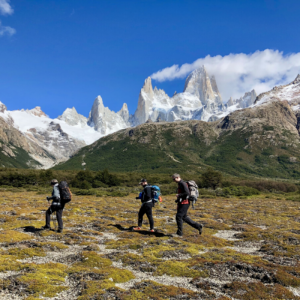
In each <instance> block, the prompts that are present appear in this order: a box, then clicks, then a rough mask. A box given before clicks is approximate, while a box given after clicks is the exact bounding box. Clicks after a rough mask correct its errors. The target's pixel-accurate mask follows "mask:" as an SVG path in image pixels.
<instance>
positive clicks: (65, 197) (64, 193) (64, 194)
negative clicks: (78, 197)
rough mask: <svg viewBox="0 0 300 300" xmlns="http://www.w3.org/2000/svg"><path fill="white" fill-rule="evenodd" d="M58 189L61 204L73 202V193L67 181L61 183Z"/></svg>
mask: <svg viewBox="0 0 300 300" xmlns="http://www.w3.org/2000/svg"><path fill="white" fill-rule="evenodd" d="M58 188H59V193H60V200H61V202H62V203H63V204H65V203H68V202H70V201H71V200H72V193H71V191H70V188H69V185H68V183H67V182H66V181H61V182H60V183H59V185H58Z"/></svg>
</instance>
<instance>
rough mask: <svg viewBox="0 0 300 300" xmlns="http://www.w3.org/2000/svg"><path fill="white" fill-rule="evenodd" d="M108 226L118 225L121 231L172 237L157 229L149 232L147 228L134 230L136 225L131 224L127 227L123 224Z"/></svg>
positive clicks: (114, 225)
mask: <svg viewBox="0 0 300 300" xmlns="http://www.w3.org/2000/svg"><path fill="white" fill-rule="evenodd" d="M108 226H113V227H116V228H117V229H119V230H120V231H129V232H136V233H139V234H143V235H154V236H156V237H165V236H167V237H172V235H171V234H165V233H163V232H159V231H157V230H156V229H155V231H154V232H149V231H147V230H138V231H137V230H133V228H134V226H130V227H129V228H125V227H123V226H122V225H120V224H109V225H108Z"/></svg>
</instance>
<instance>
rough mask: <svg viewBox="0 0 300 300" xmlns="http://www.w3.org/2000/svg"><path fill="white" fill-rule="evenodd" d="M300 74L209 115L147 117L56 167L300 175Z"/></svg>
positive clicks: (119, 170) (272, 176)
mask: <svg viewBox="0 0 300 300" xmlns="http://www.w3.org/2000/svg"><path fill="white" fill-rule="evenodd" d="M299 104H300V76H299V75H298V76H297V78H296V79H295V80H294V81H293V82H292V83H290V84H288V85H286V86H280V87H275V88H274V89H273V90H271V91H269V92H267V93H263V94H261V95H259V96H258V97H257V98H256V100H255V103H254V104H253V105H252V106H251V107H248V108H244V109H239V110H235V111H233V112H231V113H230V114H228V115H227V116H225V117H223V118H221V119H219V120H216V121H213V122H205V121H201V120H186V121H174V122H165V121H162V122H146V123H144V124H141V125H139V126H136V127H134V128H126V129H123V130H120V131H118V132H116V133H113V134H110V135H108V136H105V137H103V138H101V139H100V140H98V141H96V142H95V143H93V144H92V145H89V146H86V147H83V148H82V149H80V150H79V151H78V152H77V153H76V154H75V155H74V156H73V157H72V158H71V159H69V160H68V161H66V162H65V163H63V164H59V165H57V166H56V167H55V169H77V170H79V169H85V168H86V169H90V170H103V169H104V168H109V169H110V170H112V171H117V172H128V171H139V172H141V173H143V172H158V173H170V174H171V173H172V172H185V173H187V172H189V173H193V172H194V173H195V172H196V173H197V172H201V169H206V168H207V167H209V166H211V167H213V168H215V169H217V170H220V171H223V172H225V173H227V174H228V173H229V174H232V175H235V176H241V175H245V176H249V175H251V176H256V177H257V176H262V177H268V178H287V179H291V178H292V179H298V178H299V176H300V138H299V132H300V113H299Z"/></svg>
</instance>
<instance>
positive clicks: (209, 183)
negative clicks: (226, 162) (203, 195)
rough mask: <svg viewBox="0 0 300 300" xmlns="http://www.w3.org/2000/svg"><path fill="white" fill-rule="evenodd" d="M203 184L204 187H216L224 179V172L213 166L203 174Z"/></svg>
mask: <svg viewBox="0 0 300 300" xmlns="http://www.w3.org/2000/svg"><path fill="white" fill-rule="evenodd" d="M201 178H202V184H203V187H206V188H213V189H214V190H215V189H216V187H217V186H219V184H220V183H221V181H222V174H221V173H220V172H218V171H215V170H213V169H212V168H208V169H207V170H206V171H205V172H204V173H203V174H202V177H201Z"/></svg>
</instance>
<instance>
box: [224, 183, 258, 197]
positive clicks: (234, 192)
mask: <svg viewBox="0 0 300 300" xmlns="http://www.w3.org/2000/svg"><path fill="white" fill-rule="evenodd" d="M259 194H260V193H259V191H258V190H257V189H255V188H251V187H247V186H233V185H232V186H229V187H225V188H223V196H252V195H259Z"/></svg>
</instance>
